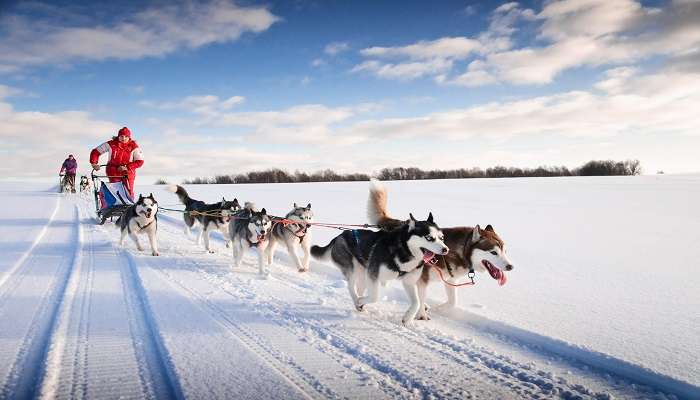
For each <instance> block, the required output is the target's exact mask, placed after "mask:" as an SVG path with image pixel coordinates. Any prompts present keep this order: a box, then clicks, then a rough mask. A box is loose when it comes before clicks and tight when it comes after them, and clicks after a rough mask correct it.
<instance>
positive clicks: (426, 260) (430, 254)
mask: <svg viewBox="0 0 700 400" xmlns="http://www.w3.org/2000/svg"><path fill="white" fill-rule="evenodd" d="M420 249H421V251H422V252H423V262H424V263H429V262H430V261H432V259H433V257H435V253H433V252H432V251H430V250H428V249H424V248H422V247H421V248H420Z"/></svg>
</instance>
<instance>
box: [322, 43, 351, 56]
mask: <svg viewBox="0 0 700 400" xmlns="http://www.w3.org/2000/svg"><path fill="white" fill-rule="evenodd" d="M348 50H350V45H349V44H348V43H345V42H333V43H329V44H327V45H326V47H325V48H324V49H323V52H324V53H326V54H328V55H329V56H335V55H337V54H339V53H342V52H344V51H348Z"/></svg>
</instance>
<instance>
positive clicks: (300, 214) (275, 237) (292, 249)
mask: <svg viewBox="0 0 700 400" xmlns="http://www.w3.org/2000/svg"><path fill="white" fill-rule="evenodd" d="M313 218H314V213H313V212H312V211H311V203H309V204H307V205H306V207H299V206H297V203H294V207H293V208H292V211H290V212H288V213H287V215H285V217H284V219H286V220H289V221H295V223H287V224H285V223H281V222H277V223H275V224H274V225H273V227H272V231H271V232H270V244H269V245H268V246H267V250H266V251H267V264H268V265H270V264H272V259H273V258H274V256H275V248H276V247H277V244H278V243H279V242H282V243H284V244H285V246H287V252H288V253H289V256H290V257H291V258H292V260H294V263H295V264H296V266H297V268H298V269H299V272H304V271H308V270H309V256H310V248H311V232H309V225H308V223H309V222H312V221H313ZM297 246H299V247H301V249H302V250H303V251H304V258H303V260H301V261H300V260H299V256H298V255H297V249H296V247H297Z"/></svg>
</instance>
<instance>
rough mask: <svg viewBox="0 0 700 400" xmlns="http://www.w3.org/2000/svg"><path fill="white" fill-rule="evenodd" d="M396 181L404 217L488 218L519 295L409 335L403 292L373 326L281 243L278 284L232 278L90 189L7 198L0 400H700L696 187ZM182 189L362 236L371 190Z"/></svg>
mask: <svg viewBox="0 0 700 400" xmlns="http://www.w3.org/2000/svg"><path fill="white" fill-rule="evenodd" d="M384 184H385V186H386V187H387V188H388V191H389V210H390V212H391V214H393V215H394V216H396V217H401V218H404V217H406V216H407V215H408V213H409V212H412V213H414V215H416V217H425V216H427V214H428V211H432V212H433V214H434V216H435V219H436V221H437V222H438V224H440V225H441V226H461V225H468V226H472V225H474V224H477V223H478V224H481V225H482V226H485V225H486V224H492V225H493V226H494V227H495V229H496V231H497V232H498V233H499V234H500V236H501V237H502V238H503V239H504V240H505V242H506V246H507V250H508V254H509V257H510V258H511V260H512V261H513V263H514V265H515V269H514V270H513V271H510V272H508V273H507V274H508V281H507V284H506V285H505V286H503V287H499V286H498V283H497V282H496V281H495V280H493V279H491V277H490V276H488V274H485V273H484V274H481V273H478V274H477V277H476V281H477V284H476V285H475V286H470V287H465V288H461V289H459V290H458V291H459V301H458V305H459V308H457V309H456V310H452V311H449V312H439V311H438V310H436V309H435V308H434V309H433V310H432V311H431V315H432V317H433V319H432V320H431V321H416V324H415V326H414V327H412V328H405V327H403V326H401V324H400V318H401V314H402V310H404V309H405V307H406V298H405V294H404V293H403V289H402V288H400V285H398V284H393V285H392V284H390V285H389V286H388V287H387V288H385V289H384V294H383V295H382V297H385V300H383V301H380V302H379V303H377V304H373V305H371V306H368V307H367V310H366V311H365V312H362V313H358V312H356V311H354V308H353V307H352V305H351V302H350V299H349V295H348V293H347V285H346V283H345V282H344V280H343V279H342V276H341V275H340V273H339V272H338V271H337V270H336V269H335V268H334V267H332V266H330V265H325V264H322V263H319V262H314V261H312V263H311V272H308V273H299V272H297V271H296V268H295V267H294V266H293V262H292V261H291V259H290V258H289V256H288V255H287V254H286V252H285V251H284V250H282V249H280V250H278V253H277V254H276V257H275V265H273V267H272V271H271V275H270V276H269V277H268V278H267V279H261V278H260V277H259V276H258V275H257V273H256V271H257V266H256V262H257V261H256V257H255V254H254V251H251V252H250V254H247V255H246V257H245V258H244V262H243V265H242V266H241V267H240V268H239V269H236V270H233V269H232V267H231V263H232V257H231V252H230V250H229V249H226V248H225V247H224V242H223V240H222V239H221V237H220V236H219V235H218V234H214V235H213V238H214V241H213V244H214V248H215V250H216V253H215V254H208V253H207V252H206V251H205V250H204V249H203V247H202V246H197V245H196V244H195V241H194V236H193V237H186V236H185V235H184V234H183V224H182V222H181V215H180V214H178V213H177V212H166V211H163V212H161V214H160V221H159V232H158V237H159V244H160V248H161V256H160V257H152V256H150V253H149V251H148V247H147V249H146V251H144V252H138V251H137V250H136V249H135V247H134V245H133V243H132V242H130V241H127V244H126V246H125V248H120V247H119V246H118V245H117V243H118V231H117V230H116V229H115V228H114V227H113V226H112V225H109V224H107V225H105V226H98V225H95V222H94V219H93V217H94V209H93V205H92V199H91V198H90V196H85V195H61V194H57V193H55V192H54V191H52V190H51V188H49V189H47V188H46V185H45V184H37V183H34V184H25V183H16V182H3V183H0V201H1V203H2V204H3V205H4V207H2V208H1V209H0V249H1V250H2V252H3V254H4V257H2V258H0V398H8V397H10V398H26V397H43V398H72V397H88V398H100V397H120V396H121V397H129V398H152V397H165V398H251V399H252V398H424V399H427V398H468V397H472V398H513V399H515V398H562V397H563V398H600V399H605V398H698V397H700V367H698V365H697V361H696V360H697V358H698V356H699V355H700V344H699V342H698V341H697V338H698V337H700V313H698V312H697V310H698V309H699V307H700V294H698V290H697V288H698V287H700V278H699V277H698V275H697V274H694V272H696V269H697V261H696V260H698V259H700V248H699V247H698V246H697V244H696V243H697V240H698V234H697V232H700V218H697V210H696V205H697V204H698V203H699V202H700V176H693V175H686V176H673V175H664V176H642V177H613V178H602V177H596V178H582V177H577V178H546V179H531V178H529V179H486V180H476V179H475V180H455V181H452V180H449V181H448V180H442V181H411V182H408V181H404V182H385V183H384ZM187 189H188V191H189V192H190V195H191V196H192V197H194V198H198V199H202V200H207V201H217V200H220V199H221V197H222V196H225V197H226V198H227V199H229V198H233V197H237V198H238V199H239V200H240V201H254V202H255V203H256V204H257V205H258V206H259V207H265V208H266V209H267V210H270V212H272V213H274V214H277V215H284V214H285V213H286V212H287V211H289V209H291V206H292V203H294V202H296V203H300V204H306V203H309V202H311V204H312V209H313V211H314V213H315V218H316V220H317V221H321V222H329V223H349V224H358V223H364V222H366V217H365V214H366V212H365V204H366V198H367V190H368V183H367V182H355V183H314V184H277V185H192V186H188V187H187ZM137 190H138V191H141V192H144V193H146V194H147V193H149V192H153V193H154V195H155V196H156V198H157V199H158V200H159V202H160V205H161V206H164V207H167V208H178V209H181V208H182V206H181V205H178V202H177V198H176V197H175V196H174V195H173V194H172V193H169V192H166V191H165V190H164V186H139V187H137ZM311 232H312V235H313V242H314V243H317V244H326V243H327V242H328V240H330V239H331V238H332V237H334V236H335V235H337V234H338V233H339V231H337V230H334V229H329V228H323V227H314V228H313V229H312V230H311ZM282 247H284V246H282ZM444 298H445V294H444V291H443V289H442V285H439V284H437V283H434V284H433V285H432V286H431V287H430V289H429V304H431V305H433V306H435V305H437V304H440V303H441V302H443V301H444Z"/></svg>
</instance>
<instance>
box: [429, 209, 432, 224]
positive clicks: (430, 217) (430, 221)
mask: <svg viewBox="0 0 700 400" xmlns="http://www.w3.org/2000/svg"><path fill="white" fill-rule="evenodd" d="M428 223H431V224H432V223H433V213H432V212H430V213H428Z"/></svg>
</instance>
